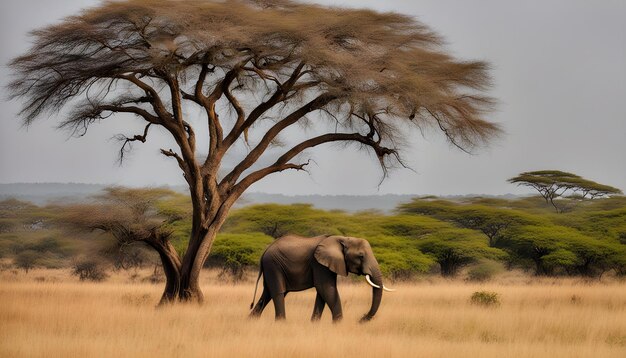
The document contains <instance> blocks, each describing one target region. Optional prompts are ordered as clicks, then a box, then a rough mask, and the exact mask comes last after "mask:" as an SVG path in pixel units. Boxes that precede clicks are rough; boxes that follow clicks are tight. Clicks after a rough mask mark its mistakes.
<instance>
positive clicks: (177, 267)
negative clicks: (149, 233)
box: [147, 238, 181, 305]
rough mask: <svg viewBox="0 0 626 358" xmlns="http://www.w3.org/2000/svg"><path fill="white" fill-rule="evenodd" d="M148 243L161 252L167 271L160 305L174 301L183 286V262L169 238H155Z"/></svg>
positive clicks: (164, 269) (164, 268)
mask: <svg viewBox="0 0 626 358" xmlns="http://www.w3.org/2000/svg"><path fill="white" fill-rule="evenodd" d="M147 243H148V245H150V246H151V247H152V248H154V249H155V250H156V251H157V252H158V253H159V257H160V258H161V264H162V265H163V272H164V273H165V289H164V290H163V295H162V296H161V301H159V305H163V304H167V303H172V302H174V301H175V300H176V298H177V297H178V294H179V291H180V287H181V280H180V279H181V262H180V258H179V256H178V253H177V252H176V249H174V246H173V245H172V244H171V243H170V242H169V241H168V240H167V239H157V238H155V239H153V240H149V241H147Z"/></svg>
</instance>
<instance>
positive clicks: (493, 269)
mask: <svg viewBox="0 0 626 358" xmlns="http://www.w3.org/2000/svg"><path fill="white" fill-rule="evenodd" d="M503 270H504V267H502V263H500V262H498V261H492V260H483V261H481V262H479V263H478V264H477V265H475V266H473V267H472V268H471V269H469V271H467V279H468V280H469V281H475V282H484V281H489V280H490V279H492V278H493V277H494V276H495V275H497V274H498V273H500V272H502V271H503Z"/></svg>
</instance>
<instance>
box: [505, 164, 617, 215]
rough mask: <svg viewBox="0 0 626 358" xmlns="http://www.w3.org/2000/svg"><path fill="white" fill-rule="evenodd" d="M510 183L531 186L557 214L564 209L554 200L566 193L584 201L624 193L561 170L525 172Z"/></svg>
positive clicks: (511, 179) (510, 180)
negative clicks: (576, 195) (575, 195)
mask: <svg viewBox="0 0 626 358" xmlns="http://www.w3.org/2000/svg"><path fill="white" fill-rule="evenodd" d="M508 182H509V183H512V184H517V185H523V186H529V187H531V188H533V189H535V190H537V191H538V192H539V194H541V196H542V197H543V198H544V199H545V200H546V203H550V204H552V206H553V207H554V209H555V210H556V212H557V213H558V212H562V211H563V208H560V207H558V206H557V205H556V203H555V202H554V200H555V199H556V198H559V197H563V196H564V195H565V194H566V193H569V194H570V195H574V194H578V195H579V196H580V197H581V198H582V199H586V198H589V199H594V198H598V197H603V196H607V195H610V194H621V193H622V191H621V190H619V189H617V188H614V187H612V186H608V185H604V184H599V183H596V182H594V181H591V180H587V179H584V178H582V177H580V176H578V175H576V174H572V173H568V172H562V171H559V170H539V171H534V172H525V173H521V174H520V175H518V176H516V177H513V178H510V179H509V180H508Z"/></svg>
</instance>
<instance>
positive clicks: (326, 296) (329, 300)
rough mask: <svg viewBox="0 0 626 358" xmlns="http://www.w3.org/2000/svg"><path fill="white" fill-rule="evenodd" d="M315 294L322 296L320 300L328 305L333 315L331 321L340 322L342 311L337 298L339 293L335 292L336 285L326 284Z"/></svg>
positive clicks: (339, 300)
mask: <svg viewBox="0 0 626 358" xmlns="http://www.w3.org/2000/svg"><path fill="white" fill-rule="evenodd" d="M317 292H319V293H320V294H321V296H322V299H323V300H324V301H326V304H328V308H330V311H331V312H332V314H333V321H334V322H337V321H341V319H342V318H343V310H342V308H341V299H340V297H339V291H337V286H336V283H335V284H334V285H332V284H328V285H324V286H322V287H320V288H319V289H318V290H317Z"/></svg>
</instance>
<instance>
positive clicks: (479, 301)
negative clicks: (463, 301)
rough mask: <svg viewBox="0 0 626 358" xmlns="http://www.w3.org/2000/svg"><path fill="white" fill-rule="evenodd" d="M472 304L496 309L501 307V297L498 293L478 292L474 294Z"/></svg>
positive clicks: (471, 298)
mask: <svg viewBox="0 0 626 358" xmlns="http://www.w3.org/2000/svg"><path fill="white" fill-rule="evenodd" d="M470 302H471V303H472V304H475V305H480V306H485V307H495V306H499V305H500V297H499V295H498V293H497V292H489V291H476V292H474V293H472V296H471V297H470Z"/></svg>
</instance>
